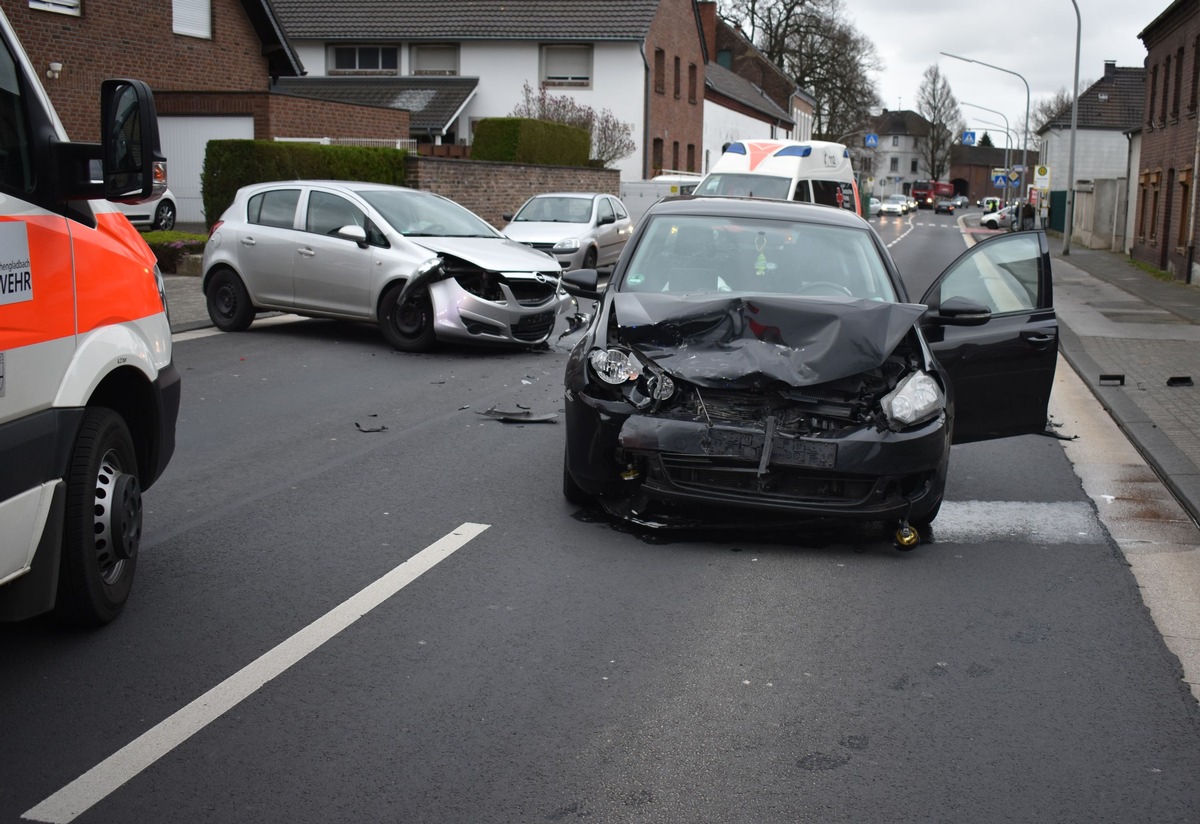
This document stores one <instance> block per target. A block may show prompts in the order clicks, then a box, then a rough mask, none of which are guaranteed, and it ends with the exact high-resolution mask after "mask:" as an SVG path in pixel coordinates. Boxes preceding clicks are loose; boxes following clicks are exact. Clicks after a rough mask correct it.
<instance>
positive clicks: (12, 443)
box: [0, 12, 180, 625]
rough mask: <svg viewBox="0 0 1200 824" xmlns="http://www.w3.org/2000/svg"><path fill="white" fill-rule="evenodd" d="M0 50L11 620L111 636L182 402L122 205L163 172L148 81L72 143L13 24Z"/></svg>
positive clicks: (1, 601) (1, 488)
mask: <svg viewBox="0 0 1200 824" xmlns="http://www.w3.org/2000/svg"><path fill="white" fill-rule="evenodd" d="M0 41H2V42H0V619H3V620H20V619H24V618H27V617H30V616H32V615H37V614H39V613H43V612H47V611H50V610H52V609H54V610H55V611H57V612H58V613H59V614H60V615H61V616H62V617H63V618H64V619H66V620H68V621H70V622H72V623H77V624H85V625H97V624H105V623H107V622H109V621H111V620H113V619H114V618H115V617H116V616H117V615H118V614H119V613H120V611H121V609H122V607H123V606H124V605H125V602H126V599H127V598H128V597H129V592H130V587H131V586H132V583H133V575H134V570H135V568H136V566H137V560H138V547H139V542H140V541H141V537H142V493H143V492H144V491H145V490H146V489H148V488H150V486H151V484H153V483H154V481H155V480H156V479H157V478H158V477H159V476H160V475H161V473H162V472H163V470H164V469H165V468H166V466H167V462H168V461H169V460H170V458H171V454H172V452H173V451H174V449H175V421H176V417H177V414H178V410H179V397H180V381H179V372H178V370H177V369H176V368H175V365H174V363H173V361H172V356H171V329H170V321H169V319H168V316H167V301H166V295H165V292H164V289H163V280H162V274H161V273H160V272H159V270H158V266H157V264H156V261H155V257H154V254H153V253H152V252H151V251H150V248H149V247H148V246H147V245H146V243H145V241H143V240H142V238H141V236H140V235H139V234H138V233H137V231H136V230H135V229H134V228H133V226H132V225H130V223H129V221H128V220H126V219H125V217H124V216H123V215H122V214H120V213H119V212H118V211H117V210H116V208H115V207H114V206H113V205H112V203H110V202H109V201H118V202H137V201H142V200H146V199H148V198H150V197H152V196H154V194H155V192H156V191H157V192H161V191H162V190H163V189H165V187H166V164H165V161H164V159H163V157H162V155H161V154H160V152H159V143H158V122H157V117H156V113H155V109H154V99H153V96H152V95H151V93H150V88H149V87H148V86H147V85H146V84H145V83H142V82H141V81H137V80H106V81H104V82H103V83H102V85H101V89H100V110H101V117H100V124H101V141H100V143H72V142H70V141H69V140H68V139H67V135H66V131H65V130H64V128H63V125H62V122H61V121H60V120H59V117H58V115H57V114H56V112H55V111H54V107H53V106H52V105H51V102H50V98H49V97H48V96H47V94H46V91H45V89H44V88H43V87H42V85H41V81H40V79H39V78H38V73H37V71H36V70H35V69H34V68H33V66H32V65H31V63H30V61H29V58H28V56H27V55H26V54H25V51H24V49H23V48H22V46H21V44H20V42H19V41H18V38H17V36H16V33H15V32H14V31H13V29H12V27H11V25H10V24H9V21H8V19H7V17H5V16H4V14H3V12H0Z"/></svg>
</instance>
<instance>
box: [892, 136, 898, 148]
mask: <svg viewBox="0 0 1200 824" xmlns="http://www.w3.org/2000/svg"><path fill="white" fill-rule="evenodd" d="M892 145H893V146H895V147H896V148H899V147H900V136H899V135H892Z"/></svg>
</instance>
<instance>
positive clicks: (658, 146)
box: [650, 137, 663, 175]
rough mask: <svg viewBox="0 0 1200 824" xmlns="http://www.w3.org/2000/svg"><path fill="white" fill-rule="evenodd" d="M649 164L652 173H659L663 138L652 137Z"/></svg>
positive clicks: (661, 166) (660, 170)
mask: <svg viewBox="0 0 1200 824" xmlns="http://www.w3.org/2000/svg"><path fill="white" fill-rule="evenodd" d="M650 165H651V166H653V167H654V168H653V169H651V174H652V175H657V174H661V173H662V170H663V139H662V138H661V137H656V138H654V143H653V148H652V149H651V153H650Z"/></svg>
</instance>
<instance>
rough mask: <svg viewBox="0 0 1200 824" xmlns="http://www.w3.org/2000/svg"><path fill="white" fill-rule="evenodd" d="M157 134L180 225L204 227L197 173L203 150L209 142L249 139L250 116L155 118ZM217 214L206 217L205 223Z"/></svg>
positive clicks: (252, 134)
mask: <svg viewBox="0 0 1200 824" xmlns="http://www.w3.org/2000/svg"><path fill="white" fill-rule="evenodd" d="M158 135H159V139H160V140H161V141H162V150H163V154H164V155H166V156H167V185H168V186H169V187H170V188H171V191H172V192H173V193H174V195H175V200H176V206H177V208H178V210H179V222H180V223H192V224H196V226H197V227H201V226H203V227H204V230H205V231H207V226H206V225H205V219H204V201H203V200H202V199H201V197H200V172H201V171H203V169H204V148H205V146H207V145H208V141H210V140H251V139H253V137H254V118H252V117H167V116H162V117H159V118H158ZM218 217H220V215H210V216H209V221H208V222H211V221H214V220H216V219H217V218H218Z"/></svg>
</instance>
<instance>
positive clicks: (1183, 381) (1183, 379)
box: [1167, 375, 1195, 386]
mask: <svg viewBox="0 0 1200 824" xmlns="http://www.w3.org/2000/svg"><path fill="white" fill-rule="evenodd" d="M1194 385H1195V384H1193V383H1192V376H1191V375H1172V376H1171V377H1169V378H1167V386H1194Z"/></svg>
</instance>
